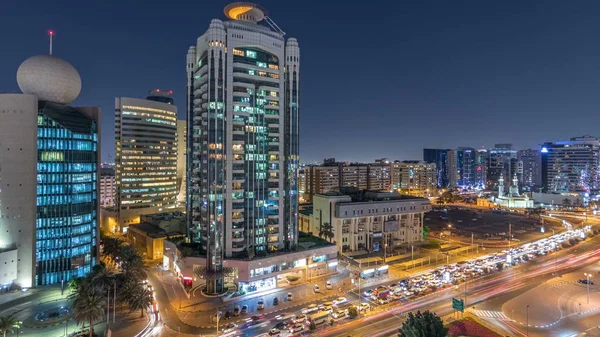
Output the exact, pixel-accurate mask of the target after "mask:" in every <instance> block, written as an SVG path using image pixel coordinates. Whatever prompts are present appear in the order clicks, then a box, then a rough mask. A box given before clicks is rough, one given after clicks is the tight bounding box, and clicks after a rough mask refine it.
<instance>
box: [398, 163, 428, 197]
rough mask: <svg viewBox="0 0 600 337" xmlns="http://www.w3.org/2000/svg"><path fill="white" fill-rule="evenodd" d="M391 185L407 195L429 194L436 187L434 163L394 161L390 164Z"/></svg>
mask: <svg viewBox="0 0 600 337" xmlns="http://www.w3.org/2000/svg"><path fill="white" fill-rule="evenodd" d="M392 187H393V189H395V190H397V189H400V190H401V191H402V193H403V194H407V195H414V196H425V197H427V196H429V195H431V194H432V193H433V192H434V191H435V190H436V189H437V171H436V166H435V164H433V163H426V162H423V161H418V160H404V161H395V162H394V163H393V164H392Z"/></svg>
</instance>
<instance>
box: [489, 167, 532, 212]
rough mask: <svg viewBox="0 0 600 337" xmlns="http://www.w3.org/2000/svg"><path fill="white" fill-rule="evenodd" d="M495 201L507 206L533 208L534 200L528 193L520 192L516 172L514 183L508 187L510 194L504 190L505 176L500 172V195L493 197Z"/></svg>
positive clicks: (499, 204)
mask: <svg viewBox="0 0 600 337" xmlns="http://www.w3.org/2000/svg"><path fill="white" fill-rule="evenodd" d="M493 202H494V203H495V204H497V205H498V206H502V207H507V208H533V204H534V202H533V200H532V199H529V197H528V196H527V195H526V194H523V195H521V194H519V180H518V178H517V174H516V173H515V175H514V178H513V184H512V185H511V186H510V187H509V188H508V194H507V193H505V191H504V177H503V176H502V174H500V179H498V197H497V198H493Z"/></svg>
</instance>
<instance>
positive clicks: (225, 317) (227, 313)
mask: <svg viewBox="0 0 600 337" xmlns="http://www.w3.org/2000/svg"><path fill="white" fill-rule="evenodd" d="M231 316H232V312H231V310H227V311H225V316H223V319H230V318H231Z"/></svg>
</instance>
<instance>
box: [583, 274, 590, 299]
mask: <svg viewBox="0 0 600 337" xmlns="http://www.w3.org/2000/svg"><path fill="white" fill-rule="evenodd" d="M583 275H585V277H586V278H587V282H586V284H585V285H586V287H587V304H590V277H591V276H592V274H588V273H584V274H583Z"/></svg>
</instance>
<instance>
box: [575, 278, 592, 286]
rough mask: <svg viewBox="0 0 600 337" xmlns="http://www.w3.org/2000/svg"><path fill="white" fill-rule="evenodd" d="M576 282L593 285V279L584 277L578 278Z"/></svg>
mask: <svg viewBox="0 0 600 337" xmlns="http://www.w3.org/2000/svg"><path fill="white" fill-rule="evenodd" d="M577 282H579V283H582V284H589V285H591V286H593V285H594V281H592V280H586V279H582V280H579V281H577Z"/></svg>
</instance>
